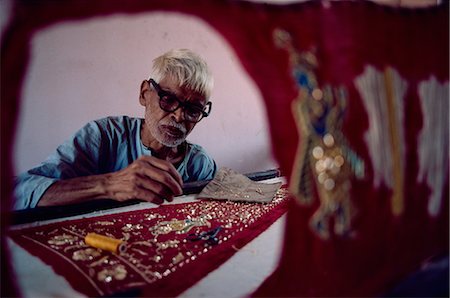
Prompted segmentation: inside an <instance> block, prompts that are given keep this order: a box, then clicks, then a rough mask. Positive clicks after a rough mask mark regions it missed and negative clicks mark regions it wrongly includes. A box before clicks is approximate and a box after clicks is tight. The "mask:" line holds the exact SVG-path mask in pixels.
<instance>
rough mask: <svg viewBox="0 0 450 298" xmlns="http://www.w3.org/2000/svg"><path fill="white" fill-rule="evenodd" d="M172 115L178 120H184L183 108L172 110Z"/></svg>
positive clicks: (179, 121)
mask: <svg viewBox="0 0 450 298" xmlns="http://www.w3.org/2000/svg"><path fill="white" fill-rule="evenodd" d="M171 116H172V118H173V119H174V120H175V121H176V122H178V123H181V122H182V121H183V120H184V111H183V108H182V107H179V108H178V109H176V110H175V111H173V112H172V115H171Z"/></svg>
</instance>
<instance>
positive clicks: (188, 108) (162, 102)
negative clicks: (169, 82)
mask: <svg viewBox="0 0 450 298" xmlns="http://www.w3.org/2000/svg"><path fill="white" fill-rule="evenodd" d="M148 82H149V83H150V84H152V86H153V87H154V88H155V90H156V92H157V93H158V96H159V107H160V108H161V109H162V110H163V111H165V112H175V111H176V110H178V109H179V108H180V107H182V108H183V113H184V119H185V120H186V121H188V122H194V123H197V122H199V121H200V120H202V119H203V118H204V117H208V115H209V113H211V105H212V103H211V102H207V103H206V105H205V106H203V107H202V106H200V105H195V104H190V103H188V102H187V101H184V102H183V101H181V100H179V99H178V97H176V95H175V94H173V93H171V92H169V91H166V90H163V89H162V88H161V86H159V84H158V83H156V82H155V81H154V80H153V79H150V80H149V81H148Z"/></svg>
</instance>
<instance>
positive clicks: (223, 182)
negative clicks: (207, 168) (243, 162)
mask: <svg viewBox="0 0 450 298" xmlns="http://www.w3.org/2000/svg"><path fill="white" fill-rule="evenodd" d="M281 185H282V183H281V182H277V183H272V184H267V183H260V182H255V181H253V180H250V179H249V178H247V177H246V176H244V175H242V174H239V173H237V172H235V171H233V170H232V169H229V168H220V169H219V170H218V171H217V173H216V176H215V177H214V179H213V180H211V181H210V182H209V183H208V184H207V185H206V186H205V188H203V190H202V191H201V192H200V194H199V195H198V196H197V198H198V199H215V200H229V201H244V202H259V203H268V202H270V201H272V199H273V198H274V196H275V194H276V192H277V190H278V189H279V188H280V187H281Z"/></svg>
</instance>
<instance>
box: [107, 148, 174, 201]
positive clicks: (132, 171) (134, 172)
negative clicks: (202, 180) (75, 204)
mask: <svg viewBox="0 0 450 298" xmlns="http://www.w3.org/2000/svg"><path fill="white" fill-rule="evenodd" d="M104 183H105V191H106V195H107V196H108V197H109V198H112V199H115V200H117V201H125V200H129V199H140V200H144V201H148V202H152V203H155V204H162V203H163V202H164V200H167V201H169V202H171V201H172V200H173V197H174V196H178V195H181V194H182V193H183V190H182V185H183V180H182V178H181V176H180V174H179V173H178V172H177V170H176V169H175V167H174V166H173V165H172V164H171V163H170V162H167V161H165V160H161V159H158V158H156V157H153V156H141V157H140V158H139V159H137V160H135V161H134V162H133V163H132V164H130V165H129V166H128V167H127V168H125V169H123V170H121V171H118V172H115V173H110V174H108V177H107V179H106V180H105V181H104Z"/></svg>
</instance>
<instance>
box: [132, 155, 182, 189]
mask: <svg viewBox="0 0 450 298" xmlns="http://www.w3.org/2000/svg"><path fill="white" fill-rule="evenodd" d="M141 158H142V160H144V161H145V162H147V163H148V164H150V165H151V166H153V167H155V168H157V169H159V170H162V171H164V172H167V173H169V174H170V175H171V176H172V177H173V178H174V179H175V181H177V182H178V184H179V185H183V179H182V178H181V176H180V174H179V173H178V171H177V169H175V167H174V166H173V164H171V163H170V162H168V161H165V160H162V159H159V158H156V157H153V156H142V157H141Z"/></svg>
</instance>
